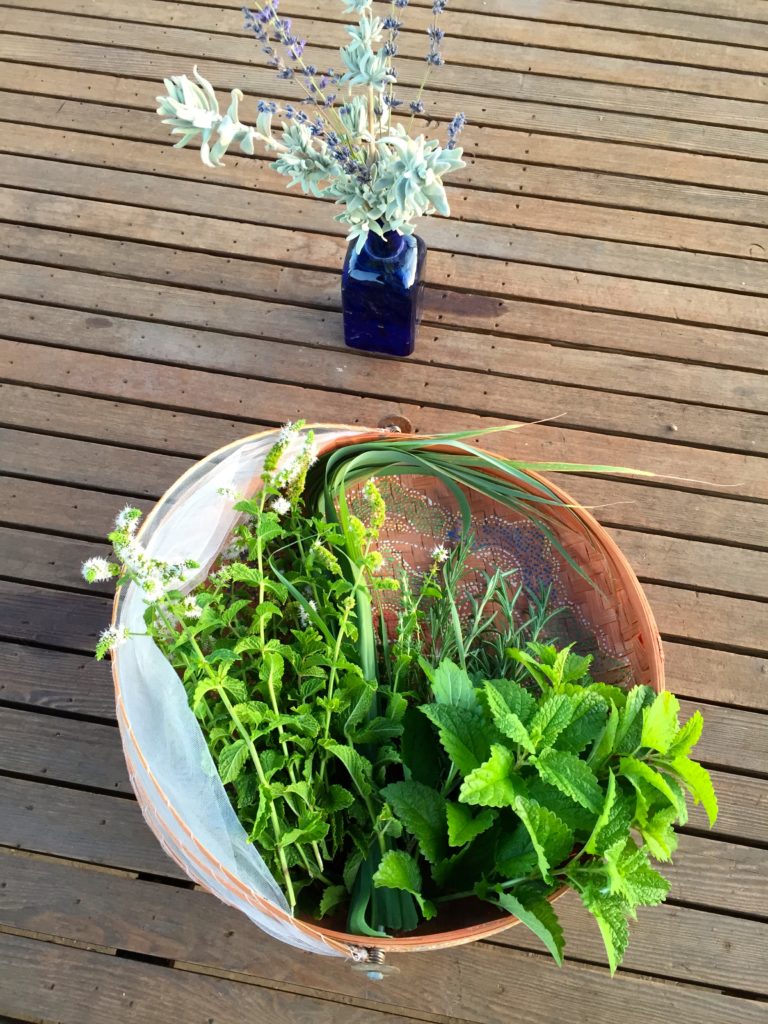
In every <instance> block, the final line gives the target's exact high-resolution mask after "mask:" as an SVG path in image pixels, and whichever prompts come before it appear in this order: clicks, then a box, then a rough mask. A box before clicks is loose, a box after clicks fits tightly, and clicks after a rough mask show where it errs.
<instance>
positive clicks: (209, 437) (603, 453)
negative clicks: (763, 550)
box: [0, 385, 765, 536]
mask: <svg viewBox="0 0 768 1024" xmlns="http://www.w3.org/2000/svg"><path fill="white" fill-rule="evenodd" d="M325 394H326V393H324V392H311V391H309V390H308V389H306V390H305V391H304V392H303V393H302V389H300V388H298V387H289V386H287V385H271V387H270V388H269V389H268V390H267V389H265V390H264V394H263V396H262V400H263V405H262V407H261V408H260V410H259V412H260V414H261V415H263V416H265V417H267V416H268V417H269V419H270V420H271V422H272V423H273V424H274V423H280V422H285V421H286V420H287V419H298V418H306V419H307V420H308V422H314V423H317V422H323V421H324V420H325V421H327V418H328V411H327V398H325ZM272 396H274V398H275V400H276V405H277V408H278V411H277V412H271V410H270V409H269V408H268V406H267V402H268V401H269V399H270V397H272ZM323 404H325V406H326V407H325V409H324V408H323V407H322V406H323ZM84 407H85V408H87V405H84ZM64 408H66V406H64ZM144 408H145V407H143V406H141V407H131V406H129V405H122V406H120V407H119V410H118V415H119V414H120V412H122V414H123V415H122V420H123V422H125V423H126V424H128V425H130V424H132V425H133V430H132V431H131V433H130V434H128V435H123V436H120V435H119V434H117V430H118V428H117V426H116V424H112V425H108V426H107V428H106V429H103V428H102V429H101V433H96V436H97V437H102V438H103V437H104V435H105V434H106V439H107V440H110V441H111V440H112V439H113V438H114V440H116V441H119V442H122V444H123V445H129V444H133V443H135V444H137V445H142V446H143V447H145V448H149V449H152V448H158V447H160V446H159V445H157V444H156V443H155V438H156V437H157V436H158V435H167V434H168V430H169V427H171V426H177V419H178V420H179V421H180V422H179V423H178V427H179V428H180V431H181V437H183V431H184V430H185V428H186V427H193V426H194V420H193V419H188V418H186V417H185V418H183V419H182V416H183V415H184V414H183V413H182V412H178V413H175V414H174V413H173V412H172V411H170V412H169V413H168V414H166V415H165V416H162V415H160V416H158V415H151V414H150V413H147V414H146V422H147V429H148V430H149V429H150V428H155V431H154V432H153V433H148V434H142V433H141V429H142V426H141V423H140V422H138V421H139V419H140V414H139V413H138V411H137V410H138V409H144ZM393 412H396V413H398V414H401V415H405V416H408V417H409V418H410V419H411V421H412V422H414V423H415V424H416V425H417V427H418V428H420V429H421V431H422V432H423V433H440V432H445V431H451V430H454V429H455V430H464V429H469V430H471V429H473V428H476V429H481V427H483V426H491V425H494V424H495V423H497V422H499V421H495V420H493V419H492V418H490V419H487V420H485V421H483V419H482V418H480V417H475V416H471V415H469V414H457V413H454V414H451V413H449V412H447V411H446V412H444V413H443V412H441V411H438V410H432V411H430V409H429V407H423V406H422V407H412V406H408V405H406V404H403V403H393V402H390V403H385V402H380V403H377V402H376V401H375V400H365V399H359V400H357V401H354V400H350V401H349V404H347V402H346V401H343V400H341V396H339V399H338V400H337V402H336V413H337V419H338V420H339V421H341V420H346V422H348V423H351V424H362V425H369V426H370V425H375V424H376V423H378V422H379V420H380V419H381V417H382V416H384V415H387V414H390V413H393ZM270 413H271V415H270ZM16 419H17V420H18V419H19V417H18V416H17V417H16ZM501 422H502V423H503V422H505V421H503V420H502V421H501ZM506 422H507V423H508V422H509V421H508V420H507V421H506ZM35 425H36V424H33V425H32V429H34V426H35ZM257 426H258V421H255V420H245V419H244V420H243V421H242V422H231V421H230V422H228V421H226V420H220V419H215V418H214V417H211V419H210V423H209V424H208V426H207V429H206V431H205V434H204V435H203V438H202V444H201V438H200V437H198V438H197V440H196V442H195V444H194V447H192V448H191V453H195V454H197V455H204V454H207V453H208V452H209V451H213V450H215V449H216V448H217V447H220V446H221V445H223V444H225V443H227V442H228V441H230V440H236V439H237V438H239V437H243V436H246V435H247V434H248V433H253V432H254V431H255V429H256V428H257ZM91 429H92V430H94V428H91ZM70 430H71V427H70ZM113 432H114V433H113ZM585 433H586V432H584V431H565V430H563V429H562V428H560V427H553V426H551V425H550V426H548V427H547V426H545V425H543V424H540V425H531V426H530V427H528V426H525V427H524V428H521V429H520V430H517V431H512V432H511V434H500V435H490V437H489V438H485V439H484V442H485V444H486V446H487V447H491V448H493V449H494V450H495V451H498V452H500V453H501V454H505V455H508V456H509V457H514V458H518V459H529V460H531V459H536V460H537V461H538V460H542V461H552V460H553V459H562V457H563V455H564V453H567V454H568V455H569V456H570V457H571V458H572V460H573V461H574V462H594V463H596V464H601V465H606V464H607V465H610V464H611V460H612V459H615V458H616V448H615V445H614V446H613V448H611V444H610V440H609V438H607V437H606V438H605V439H602V438H601V436H600V435H589V434H586V436H585ZM115 434H117V436H115ZM2 436H3V437H4V438H5V441H6V450H5V453H4V454H5V462H4V463H3V464H0V470H2V471H4V472H6V473H10V474H12V475H18V476H25V477H30V476H32V477H37V478H50V479H51V480H52V481H56V482H59V483H64V484H72V483H76V484H79V485H85V486H94V487H96V488H97V489H99V490H106V491H110V490H111V491H113V492H116V493H118V492H122V493H123V494H138V495H149V494H151V493H156V488H153V490H152V491H147V490H146V485H145V484H142V485H140V487H139V488H136V487H133V486H131V487H126V480H127V479H130V478H131V474H132V472H133V471H134V469H140V467H147V468H148V469H149V472H150V473H154V472H155V470H153V469H152V467H156V469H157V470H159V471H160V473H162V470H160V467H161V466H163V458H164V457H163V456H162V455H155V456H152V457H150V458H149V459H148V460H147V461H145V458H146V456H145V455H142V454H140V453H138V452H134V451H132V450H130V449H128V450H127V452H126V455H125V458H124V459H122V460H121V463H120V465H119V466H117V465H115V466H114V467H110V466H95V465H89V459H92V458H94V457H96V456H97V452H96V451H94V450H93V449H92V448H90V447H89V446H88V445H87V444H85V443H84V442H81V441H78V440H72V439H66V440H65V439H63V438H62V439H58V438H51V437H46V436H44V435H38V434H23V433H19V432H15V431H8V432H5V431H3V434H2ZM134 436H135V438H136V440H135V441H134ZM172 436H173V435H172ZM176 436H177V437H178V436H179V435H176ZM165 444H166V445H167V446H168V445H169V439H168V438H167V436H166V437H165ZM201 447H202V448H203V451H200V449H201ZM667 447H671V451H670V452H668V453H667V452H665V448H667ZM556 448H559V450H558V451H557V454H555V449H556ZM171 451H182V452H184V453H185V454H190V449H187V448H186V446H185V444H184V443H183V442H182V441H181V438H179V440H178V441H176V442H174V448H173V449H171ZM52 453H56V454H55V457H56V458H57V459H63V460H64V461H59V462H52V461H49V460H50V459H51V458H52V457H53V454H52ZM100 454H101V456H102V457H103V456H104V454H105V453H104V452H102V453H100ZM667 454H668V455H669V458H665V456H667ZM622 458H623V459H625V460H626V462H627V463H628V464H631V463H632V462H634V464H635V465H640V466H643V467H646V468H648V467H651V471H657V472H658V471H661V472H665V473H669V472H670V470H677V471H678V473H680V472H688V473H690V472H695V471H696V463H697V461H698V462H700V463H701V464H702V465H703V464H704V463H705V461H706V471H707V472H709V473H710V474H714V473H715V472H716V471H717V469H718V468H719V469H720V470H721V473H720V479H721V483H720V484H718V483H717V481H715V480H711V482H710V483H706V482H700V484H699V485H700V486H701V487H702V489H706V490H716V489H717V487H718V486H725V487H728V484H729V483H730V481H731V480H734V478H735V476H736V474H737V473H738V472H739V471H741V481H740V482H739V484H738V486H731V487H729V488H728V489H727V490H726V491H725V493H728V492H729V491H730V493H732V494H736V495H739V494H745V493H746V494H750V493H752V491H753V490H754V494H755V496H757V497H761V496H763V495H764V494H765V486H764V483H763V482H762V478H761V476H760V471H761V469H762V465H761V460H757V459H754V460H753V459H748V458H747V457H746V456H735V455H733V456H732V455H725V454H723V453H718V452H709V453H706V457H705V455H704V454H699V451H698V450H697V449H692V448H688V449H686V448H683V447H681V446H677V447H676V446H663V445H660V444H658V445H656V444H654V445H652V444H651V443H650V442H645V443H644V444H642V443H640V442H634V443H633V442H632V440H631V439H626V438H625V439H623V440H622ZM678 460H679V461H678ZM165 465H166V468H165V471H164V473H163V475H159V474H158V475H157V476H156V479H157V480H167V481H168V482H169V483H171V482H172V481H173V480H174V479H176V478H177V477H178V476H180V475H181V473H182V472H183V468H182V467H183V466H184V465H185V464H184V463H183V462H182V461H181V460H180V459H176V461H175V462H168V463H165ZM186 465H188V463H187V464H186ZM74 466H77V469H76V470H75V473H76V475H75V476H67V475H66V473H67V471H68V470H70V469H71V468H72V467H74ZM751 468H752V469H753V471H754V472H753V474H752V480H750V483H752V481H754V483H755V486H754V488H752V487H751V486H746V485H745V478H746V479H747V480H749V477H750V474H749V470H750V469H751ZM176 470H177V471H176ZM171 473H174V475H173V476H171ZM143 479H144V480H146V476H144V477H143ZM686 481H687V482H688V483H689V484H691V483H695V478H694V479H693V480H692V479H691V478H690V477H684V478H683V477H678V478H677V479H676V480H672V481H660V482H661V483H663V484H668V483H671V484H673V485H675V486H677V487H679V486H685V483H686ZM734 482H735V480H734ZM627 486H629V487H634V486H636V485H635V484H630V483H629V482H628V483H627ZM587 487H588V485H586V484H583V483H582V484H581V491H580V493H581V494H582V495H584V498H585V500H587V502H588V504H589V505H590V506H591V505H593V504H594V502H595V496H596V494H597V492H595V494H593V493H592V492H591V491H589V490H587ZM600 493H601V494H602V495H605V494H606V493H607V492H605V491H602V492H600ZM612 493H613V496H614V498H615V497H616V496H617V495H618V492H616V491H613V492H612ZM641 497H642V492H636V491H628V492H627V494H626V495H625V497H624V500H627V499H628V500H629V501H630V502H631V501H632V500H633V499H637V500H640V499H641ZM624 511H625V512H626V513H628V514H629V513H630V511H631V508H630V507H629V506H628V507H627V508H626V509H625V510H624ZM754 515H755V516H756V517H757V519H756V523H755V526H756V529H757V533H758V536H759V535H760V533H761V532H762V526H761V523H762V512H761V511H759V510H757V509H755V510H754ZM649 522H650V521H649ZM650 525H651V526H652V523H651V524H650Z"/></svg>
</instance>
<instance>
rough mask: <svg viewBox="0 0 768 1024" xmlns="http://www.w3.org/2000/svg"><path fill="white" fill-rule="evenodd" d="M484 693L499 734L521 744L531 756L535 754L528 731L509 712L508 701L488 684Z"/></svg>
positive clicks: (514, 715) (512, 712)
mask: <svg viewBox="0 0 768 1024" xmlns="http://www.w3.org/2000/svg"><path fill="white" fill-rule="evenodd" d="M483 692H484V694H485V699H486V700H487V702H488V710H489V711H490V712H491V717H492V718H493V721H494V724H495V725H496V728H497V729H498V730H499V732H500V733H502V735H504V736H506V737H507V739H510V740H512V741H513V742H514V743H519V744H520V746H521V747H523V749H524V750H527V751H528V753H529V754H533V753H535V752H536V747H535V745H534V743H533V740H532V739H531V737H530V736H529V735H528V730H527V729H526V728H525V726H524V725H523V723H522V722H521V721H520V719H519V718H518V716H517V715H516V714H515V712H514V711H510V710H509V708H508V706H507V703H506V701H505V700H504V698H503V697H502V695H501V694H500V693H499V691H498V690H497V689H496V688H495V686H493V685H492V684H491V683H486V684H485V687H484V689H483Z"/></svg>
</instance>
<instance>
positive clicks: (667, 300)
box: [0, 161, 768, 330]
mask: <svg viewBox="0 0 768 1024" xmlns="http://www.w3.org/2000/svg"><path fill="white" fill-rule="evenodd" d="M43 163H45V162H43ZM57 167H58V165H57V164H54V163H51V162H50V161H49V162H47V166H45V167H44V170H45V173H46V177H47V179H48V181H49V184H50V186H55V183H56V170H57ZM79 173H80V174H81V175H83V177H84V180H85V181H86V182H87V181H88V179H89V177H90V176H91V175H93V176H95V177H98V175H99V171H97V170H96V169H95V168H94V169H93V170H92V171H89V172H83V171H82V169H80V172H79ZM123 185H124V187H123V188H122V189H121V191H120V193H119V196H120V199H119V202H116V203H107V202H101V201H94V200H91V199H81V198H78V197H75V196H61V195H51V194H41V193H40V192H32V191H29V190H25V189H23V188H0V219H3V220H9V221H12V222H14V223H20V224H30V225H35V226H38V227H44V228H58V229H62V230H71V229H73V228H74V229H76V230H77V231H78V232H86V233H93V234H97V235H108V236H113V237H119V238H132V239H137V240H139V241H148V242H154V243H156V244H160V245H167V244H168V242H169V240H170V239H179V240H181V239H183V241H180V242H179V244H180V245H181V247H182V248H185V249H186V248H189V249H202V250H205V251H208V252H212V253H218V254H224V255H237V256H246V257H248V258H250V257H251V256H252V253H254V252H258V251H267V252H269V254H270V255H271V256H272V255H274V256H277V255H278V254H279V255H280V256H281V257H282V259H283V261H284V262H287V263H293V264H295V265H298V266H310V267H313V268H315V269H318V270H323V269H326V268H329V267H330V268H335V267H341V264H342V262H343V258H344V253H345V251H346V248H347V243H346V240H345V239H344V238H343V237H342V235H341V234H340V233H339V232H335V233H334V235H332V236H329V235H328V234H327V231H328V224H329V223H330V222H331V221H330V217H329V214H330V210H329V209H328V208H327V207H326V206H325V205H324V204H320V203H317V204H315V205H314V207H313V211H314V212H307V214H306V218H303V217H302V216H301V211H300V210H299V209H298V208H297V207H296V205H295V203H294V198H293V197H290V196H288V197H286V196H284V195H274V196H272V195H270V196H269V197H263V198H261V201H260V202H259V203H258V204H257V205H258V210H259V212H258V214H257V218H258V220H259V221H261V223H253V224H242V223H239V222H238V224H237V229H236V230H235V226H234V224H233V223H232V222H230V221H228V220H227V219H226V218H222V217H221V216H216V217H210V216H206V217H201V216H198V215H197V214H192V213H191V212H190V211H189V209H188V210H187V212H186V213H184V214H181V213H176V212H173V211H165V210H160V209H156V208H153V209H145V208H144V207H136V206H133V205H131V203H130V192H131V190H130V180H129V181H126V182H124V183H123ZM64 191H66V189H64ZM304 220H306V224H304V223H303V221H304ZM281 225H286V226H285V227H283V226H281ZM289 225H290V226H289ZM310 232H311V234H310ZM422 234H423V237H424V240H425V241H426V242H427V244H428V245H429V246H430V250H431V251H430V256H431V257H432V261H431V262H432V263H433V264H434V266H433V267H432V268H431V269H429V268H428V269H427V271H426V274H427V282H428V283H430V284H433V285H443V286H445V287H449V288H451V287H453V284H452V279H453V280H458V281H461V282H463V283H464V285H465V286H466V287H467V288H471V289H473V290H478V291H490V292H493V293H496V294H507V293H508V292H511V293H512V294H527V293H528V292H529V293H530V295H532V296H535V297H544V295H543V294H541V293H542V292H543V288H542V284H539V285H538V286H537V285H536V283H535V281H534V278H533V276H532V273H533V272H532V271H531V269H530V268H529V266H528V264H535V265H536V267H537V270H536V271H535V273H538V274H539V275H540V276H541V278H542V282H543V285H544V287H546V286H547V284H548V283H549V278H550V277H552V282H553V284H557V283H558V282H561V281H562V282H569V283H570V286H571V290H572V291H573V290H574V289H573V285H574V284H578V281H579V280H584V282H585V290H586V291H587V293H588V294H589V292H590V290H591V286H592V285H595V286H598V285H602V286H603V287H611V288H614V289H617V290H618V289H621V288H623V287H624V285H625V282H623V281H621V280H617V277H618V278H622V277H633V278H637V279H638V280H637V281H635V282H633V283H634V286H635V288H636V289H637V291H638V293H639V296H640V297H642V298H644V300H645V302H646V303H652V304H654V305H653V306H652V307H650V306H649V309H651V308H652V309H653V310H654V311H656V312H657V313H658V315H661V316H665V315H666V316H669V315H670V310H669V306H673V307H675V308H679V311H680V314H681V317H682V316H684V317H685V319H688V320H699V321H701V319H702V313H703V312H704V310H706V311H707V313H708V315H711V316H712V318H713V322H725V323H726V324H728V325H729V326H737V327H738V326H746V327H748V328H750V329H758V330H760V329H764V328H765V326H766V325H768V314H766V311H765V299H764V296H765V294H766V293H767V292H768V285H766V273H765V268H764V266H763V264H762V262H761V261H760V260H754V259H747V260H744V259H738V258H736V257H731V256H718V255H711V254H709V253H694V252H686V251H682V250H679V249H672V248H662V247H660V246H654V247H649V246H646V245H641V246H635V245H631V244H628V243H625V242H612V241H605V240H601V239H592V238H581V237H577V236H571V235H560V234H558V235H555V234H553V233H551V232H544V231H528V230H526V229H523V228H516V227H505V226H498V225H488V224H478V223H474V222H473V223H469V222H467V223H465V224H464V225H463V227H462V230H461V232H457V231H456V225H455V224H452V223H451V222H450V221H449V220H445V219H444V218H440V217H434V218H430V219H429V220H428V221H425V223H424V226H423V228H422ZM260 247H261V249H260ZM510 257H513V258H510ZM539 268H541V269H539ZM569 270H578V271H588V274H585V275H582V276H581V277H579V278H574V275H572V274H567V273H564V271H565V272H567V271H569ZM609 278H610V280H609ZM507 282H509V284H507ZM646 282H647V283H646ZM656 282H658V283H656ZM566 287H567V285H566ZM703 287H707V288H712V289H719V290H721V291H722V294H721V293H720V292H718V294H717V295H716V296H714V297H713V300H709V299H708V298H707V296H705V295H702V294H701V291H700V290H699V291H697V289H701V288H703ZM731 292H734V293H742V292H744V293H748V294H750V295H752V294H754V295H758V296H761V298H759V299H758V300H756V301H755V300H752V301H753V304H755V305H756V306H757V310H758V315H759V319H755V318H754V316H753V317H751V318H750V319H749V320H748V321H747V322H745V323H743V322H742V321H741V319H737V320H735V321H730V320H725V321H721V320H720V319H719V318H720V317H721V316H722V312H721V308H722V307H725V308H727V307H728V306H729V305H730V304H731V303H733V304H734V311H733V313H731V316H734V315H735V316H737V317H739V316H740V315H741V316H743V315H744V314H743V312H741V314H740V312H739V311H740V310H741V309H742V305H741V304H742V303H743V301H744V300H743V297H742V295H741V294H733V295H731V294H730V293H731ZM725 293H728V294H725ZM550 294H551V293H550ZM574 294H575V292H574ZM694 297H697V301H698V304H699V306H700V307H702V308H701V309H699V310H698V311H697V312H696V313H694V312H693V306H694V302H693V299H694ZM603 302H604V300H602V301H601V300H590V299H589V298H587V297H583V296H581V295H580V297H579V302H578V303H577V304H579V305H585V304H589V305H593V306H600V305H602V304H603ZM676 304H677V305H676ZM665 306H666V308H665ZM628 308H629V309H630V310H632V308H633V307H632V306H630V307H628ZM687 308H688V309H689V310H690V312H689V315H687V316H685V310H686V309H687ZM723 311H724V309H723Z"/></svg>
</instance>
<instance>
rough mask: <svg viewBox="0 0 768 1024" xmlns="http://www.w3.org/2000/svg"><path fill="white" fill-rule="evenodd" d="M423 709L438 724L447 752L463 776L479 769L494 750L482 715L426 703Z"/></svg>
mask: <svg viewBox="0 0 768 1024" xmlns="http://www.w3.org/2000/svg"><path fill="white" fill-rule="evenodd" d="M421 710H422V711H423V713H424V714H425V715H426V716H427V718H428V719H429V720H430V722H432V723H433V724H434V725H436V726H437V730H438V735H439V737H440V742H441V743H442V745H443V747H444V748H445V752H446V753H447V754H448V756H449V757H450V758H451V760H452V761H453V762H454V764H455V765H456V767H457V768H458V769H459V771H460V772H461V773H462V774H463V775H468V774H469V773H470V772H472V771H474V770H475V768H479V767H480V765H481V764H482V763H483V761H485V760H486V759H487V758H488V755H489V754H490V752H491V744H490V740H489V739H488V730H487V727H486V726H485V725H484V723H483V720H482V718H481V717H480V716H479V715H477V714H475V713H474V712H472V711H469V710H468V709H467V708H463V707H453V706H451V705H448V704H426V705H423V706H422V708H421Z"/></svg>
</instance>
